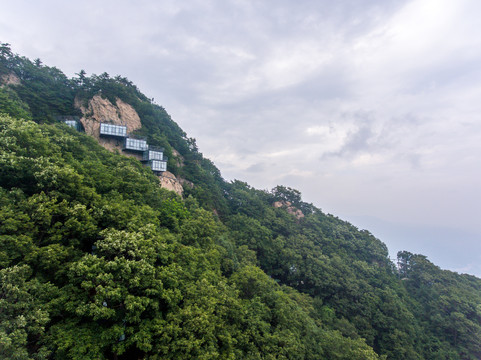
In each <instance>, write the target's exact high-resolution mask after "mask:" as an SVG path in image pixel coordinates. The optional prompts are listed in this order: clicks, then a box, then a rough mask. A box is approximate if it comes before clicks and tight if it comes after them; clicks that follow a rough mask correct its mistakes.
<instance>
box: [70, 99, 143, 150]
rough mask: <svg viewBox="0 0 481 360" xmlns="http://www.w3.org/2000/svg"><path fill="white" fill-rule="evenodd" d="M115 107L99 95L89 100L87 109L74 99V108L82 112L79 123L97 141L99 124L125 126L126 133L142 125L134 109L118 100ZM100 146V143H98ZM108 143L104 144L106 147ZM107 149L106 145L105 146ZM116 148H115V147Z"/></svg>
mask: <svg viewBox="0 0 481 360" xmlns="http://www.w3.org/2000/svg"><path fill="white" fill-rule="evenodd" d="M116 103H117V104H116V105H114V104H112V103H111V102H110V101H109V99H103V98H102V97H101V96H100V95H95V96H94V97H93V98H92V99H90V100H89V102H88V105H87V107H86V106H85V104H83V103H82V101H81V100H80V99H79V98H76V99H75V106H76V107H77V108H78V109H80V111H82V114H83V116H82V118H81V119H80V122H81V123H82V125H83V126H84V128H85V132H86V133H87V134H88V135H91V136H93V137H95V138H97V139H99V128H100V123H101V122H108V123H111V124H116V125H126V126H127V132H129V133H130V132H132V131H134V130H137V129H140V128H141V127H142V124H141V122H140V117H139V115H138V114H137V112H136V111H135V109H134V108H133V107H132V106H131V105H129V104H127V103H125V102H123V101H122V100H120V99H119V98H117V99H116ZM100 143H101V145H102V146H104V145H103V144H102V142H100ZM107 143H108V142H105V144H106V145H107ZM105 147H106V148H109V147H108V145H107V146H105ZM115 148H117V147H115Z"/></svg>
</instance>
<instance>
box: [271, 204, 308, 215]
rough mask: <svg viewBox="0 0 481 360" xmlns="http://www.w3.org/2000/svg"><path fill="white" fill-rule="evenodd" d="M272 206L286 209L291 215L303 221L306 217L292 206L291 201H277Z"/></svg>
mask: <svg viewBox="0 0 481 360" xmlns="http://www.w3.org/2000/svg"><path fill="white" fill-rule="evenodd" d="M272 206H274V207H275V208H280V207H282V208H285V209H286V211H287V212H288V213H289V214H291V215H294V216H295V217H296V218H297V219H302V218H303V217H304V213H303V212H302V211H301V210H299V209H298V208H296V207H294V206H292V203H291V202H290V201H276V202H275V203H274V204H272Z"/></svg>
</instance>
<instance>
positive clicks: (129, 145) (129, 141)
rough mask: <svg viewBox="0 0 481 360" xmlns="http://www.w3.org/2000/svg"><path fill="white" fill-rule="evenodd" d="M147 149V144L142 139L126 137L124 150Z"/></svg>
mask: <svg viewBox="0 0 481 360" xmlns="http://www.w3.org/2000/svg"><path fill="white" fill-rule="evenodd" d="M148 149H149V144H147V141H146V140H143V139H134V138H126V139H125V144H124V150H132V151H146V150H148Z"/></svg>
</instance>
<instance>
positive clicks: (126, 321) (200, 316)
mask: <svg viewBox="0 0 481 360" xmlns="http://www.w3.org/2000/svg"><path fill="white" fill-rule="evenodd" d="M0 83H1V87H0V113H1V114H0V204H1V207H0V286H1V290H0V358H2V359H383V358H384V359H480V358H481V280H480V279H478V278H476V277H474V276H469V275H460V274H457V273H453V272H450V271H444V270H441V269H440V268H438V267H437V266H435V265H434V264H432V263H431V262H429V260H427V258H426V256H423V255H417V254H411V253H409V252H408V251H404V252H401V253H399V254H398V263H397V264H394V263H392V262H391V261H390V259H389V258H388V252H387V248H386V246H385V245H384V244H383V243H382V242H381V241H380V240H378V239H376V238H375V237H374V236H372V234H370V233H369V232H368V231H366V230H359V229H357V228H355V227H354V226H352V225H351V224H349V223H347V222H345V221H342V220H340V219H338V218H336V217H334V216H332V215H328V214H325V213H323V212H322V211H321V210H320V209H318V208H316V207H315V206H313V205H312V204H309V203H306V202H304V201H303V200H302V199H301V194H300V193H299V192H298V191H296V190H294V189H291V188H286V187H284V186H282V185H279V186H277V187H276V188H274V189H272V190H270V191H264V190H257V189H254V188H252V187H251V186H249V185H248V184H247V183H245V182H242V181H233V182H227V181H225V180H224V179H223V178H222V176H221V173H220V171H219V170H218V169H217V168H216V167H215V165H214V164H213V163H212V162H211V161H209V160H208V159H206V158H204V156H203V155H202V153H200V152H199V149H198V148H197V146H196V143H195V140H194V139H192V138H189V137H187V134H185V132H183V131H182V129H180V128H179V126H178V125H177V124H176V123H175V122H174V121H173V120H172V119H171V118H170V116H169V115H168V113H167V112H166V111H165V109H163V108H162V107H161V106H159V105H156V104H154V103H152V101H151V100H150V99H149V98H148V97H147V96H145V95H143V94H142V93H141V92H140V91H139V89H138V88H137V87H136V86H135V85H134V84H132V82H130V81H129V80H128V79H126V78H123V77H120V76H117V77H111V76H109V75H108V74H106V73H104V74H102V75H92V76H87V75H86V73H85V72H84V71H79V73H78V75H77V76H76V77H74V78H68V77H66V76H65V75H64V74H63V73H62V72H61V71H60V70H58V69H56V68H52V67H48V66H45V65H43V64H42V62H41V61H40V60H35V61H33V62H32V61H30V60H29V59H27V58H24V57H21V56H18V55H15V54H13V53H12V52H11V50H10V47H9V46H8V45H7V44H1V46H0ZM98 94H100V95H101V96H103V97H105V98H107V99H109V100H110V101H111V102H112V103H115V101H116V99H121V100H122V101H124V102H126V103H128V104H130V105H131V106H132V107H133V108H134V109H135V111H136V112H137V113H138V115H139V117H140V119H141V122H142V128H141V129H140V130H138V131H137V132H136V133H137V134H138V135H143V136H146V137H147V138H148V141H149V143H150V144H153V145H157V146H162V147H164V149H165V152H166V154H167V155H168V156H169V163H168V167H169V171H171V172H172V173H174V174H175V175H177V176H178V177H179V178H182V179H185V180H186V182H185V183H184V194H183V197H180V196H179V195H177V194H175V193H174V192H171V191H167V190H165V189H163V188H161V187H160V186H159V179H158V178H157V176H156V175H154V174H153V173H152V172H151V171H150V169H148V168H146V167H144V166H143V165H142V163H140V162H139V161H137V160H135V159H132V158H129V157H125V156H123V155H121V154H119V153H114V152H110V151H107V150H106V149H104V148H103V147H101V146H100V145H99V144H98V143H97V141H96V140H95V139H94V138H92V137H90V136H87V135H86V134H84V133H81V132H78V131H76V130H75V129H73V128H70V127H68V126H66V125H65V124H63V123H60V122H58V121H57V120H56V119H57V116H60V115H78V116H81V115H82V113H81V112H80V110H79V109H78V108H77V107H76V106H75V103H76V100H77V102H79V101H81V102H87V101H88V100H89V99H91V98H92V97H93V96H94V95H98ZM407 250H409V249H407Z"/></svg>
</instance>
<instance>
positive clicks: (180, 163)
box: [172, 149, 184, 167]
mask: <svg viewBox="0 0 481 360" xmlns="http://www.w3.org/2000/svg"><path fill="white" fill-rule="evenodd" d="M172 155H173V156H174V158H175V160H176V162H177V166H178V167H183V166H184V157H183V156H182V155H180V153H179V152H178V151H177V150H175V149H172Z"/></svg>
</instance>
